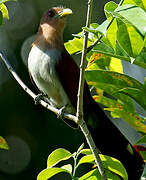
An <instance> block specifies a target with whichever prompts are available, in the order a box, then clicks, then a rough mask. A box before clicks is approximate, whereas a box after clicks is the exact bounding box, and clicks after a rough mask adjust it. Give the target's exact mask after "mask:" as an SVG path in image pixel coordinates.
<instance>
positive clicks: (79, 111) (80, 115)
mask: <svg viewBox="0 0 146 180" xmlns="http://www.w3.org/2000/svg"><path fill="white" fill-rule="evenodd" d="M92 3H93V0H89V1H88V10H87V19H86V27H89V24H90V20H91V9H92ZM83 33H84V43H83V51H82V57H81V65H80V79H79V89H78V101H77V118H78V125H79V126H80V129H81V131H82V132H83V134H84V136H85V137H86V140H87V143H88V145H89V147H90V149H91V151H92V154H93V156H94V159H95V163H96V165H97V167H98V170H99V172H100V174H101V176H102V179H103V180H106V179H107V178H106V174H105V171H104V168H103V165H102V162H101V159H100V156H99V152H98V150H97V148H96V146H95V143H94V141H93V138H92V136H91V134H90V132H89V130H88V128H87V125H86V123H85V121H84V119H83V92H84V74H85V68H86V54H87V43H88V32H87V31H83Z"/></svg>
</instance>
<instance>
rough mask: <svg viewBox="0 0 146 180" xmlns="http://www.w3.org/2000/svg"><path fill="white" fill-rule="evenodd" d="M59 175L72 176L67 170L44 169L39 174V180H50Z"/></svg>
mask: <svg viewBox="0 0 146 180" xmlns="http://www.w3.org/2000/svg"><path fill="white" fill-rule="evenodd" d="M58 173H68V174H70V173H69V172H68V171H67V170H65V169H62V168H48V169H44V170H43V171H41V172H40V173H39V174H38V176H37V180H48V179H49V178H51V177H53V176H54V175H56V174H58ZM70 175H71V174H70Z"/></svg>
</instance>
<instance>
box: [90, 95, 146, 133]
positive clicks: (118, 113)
mask: <svg viewBox="0 0 146 180" xmlns="http://www.w3.org/2000/svg"><path fill="white" fill-rule="evenodd" d="M93 98H94V100H95V101H96V102H98V103H101V104H103V105H104V106H105V107H107V108H105V110H108V111H110V112H111V115H112V116H113V117H114V118H119V117H120V118H122V119H123V120H125V121H126V122H127V123H128V124H129V125H131V126H132V127H133V128H135V129H136V130H137V131H140V132H143V133H146V125H144V120H143V119H142V118H141V117H140V116H139V114H138V113H137V112H136V111H135V109H134V107H133V106H132V108H131V105H130V106H129V104H126V103H124V102H120V101H117V100H113V99H110V98H107V97H104V96H93Z"/></svg>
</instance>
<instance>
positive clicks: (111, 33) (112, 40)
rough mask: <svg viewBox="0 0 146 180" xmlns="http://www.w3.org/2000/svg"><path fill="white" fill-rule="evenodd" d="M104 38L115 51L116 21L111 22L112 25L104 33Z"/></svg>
mask: <svg viewBox="0 0 146 180" xmlns="http://www.w3.org/2000/svg"><path fill="white" fill-rule="evenodd" d="M106 38H107V39H108V41H109V42H110V44H111V46H112V48H113V49H114V50H115V49H116V40H117V22H116V19H114V20H113V22H112V24H111V25H110V27H109V28H108V30H107V32H106Z"/></svg>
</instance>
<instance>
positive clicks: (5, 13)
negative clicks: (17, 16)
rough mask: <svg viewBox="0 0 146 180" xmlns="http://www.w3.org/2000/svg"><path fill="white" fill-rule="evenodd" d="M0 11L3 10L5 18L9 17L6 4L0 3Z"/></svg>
mask: <svg viewBox="0 0 146 180" xmlns="http://www.w3.org/2000/svg"><path fill="white" fill-rule="evenodd" d="M0 11H1V12H2V15H3V18H7V19H9V15H8V9H7V7H6V6H5V5H4V4H0Z"/></svg>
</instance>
